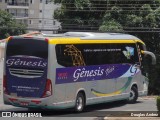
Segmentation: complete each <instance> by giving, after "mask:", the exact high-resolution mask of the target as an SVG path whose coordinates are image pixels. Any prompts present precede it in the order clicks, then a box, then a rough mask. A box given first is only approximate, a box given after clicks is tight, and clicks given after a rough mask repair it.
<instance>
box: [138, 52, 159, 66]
mask: <svg viewBox="0 0 160 120" xmlns="http://www.w3.org/2000/svg"><path fill="white" fill-rule="evenodd" d="M141 53H142V54H145V55H149V56H151V58H152V65H155V64H156V56H155V54H154V53H152V52H149V51H143V50H141Z"/></svg>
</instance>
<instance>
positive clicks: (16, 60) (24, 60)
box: [3, 37, 52, 107]
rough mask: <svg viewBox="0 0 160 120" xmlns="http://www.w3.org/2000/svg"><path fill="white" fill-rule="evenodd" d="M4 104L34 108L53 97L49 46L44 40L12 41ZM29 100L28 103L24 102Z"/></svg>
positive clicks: (9, 42) (6, 71) (17, 38)
mask: <svg viewBox="0 0 160 120" xmlns="http://www.w3.org/2000/svg"><path fill="white" fill-rule="evenodd" d="M5 61H6V62H5V65H4V66H5V67H4V68H5V69H4V80H3V89H4V103H5V104H10V105H14V106H25V105H26V107H27V106H28V105H31V106H34V104H36V105H37V104H40V103H41V101H39V98H46V97H49V96H51V95H52V90H51V89H52V85H51V81H50V80H48V79H47V68H48V42H47V40H45V39H42V38H38V39H37V38H32V37H10V38H9V40H8V42H7V45H6V56H5ZM24 98H27V99H24Z"/></svg>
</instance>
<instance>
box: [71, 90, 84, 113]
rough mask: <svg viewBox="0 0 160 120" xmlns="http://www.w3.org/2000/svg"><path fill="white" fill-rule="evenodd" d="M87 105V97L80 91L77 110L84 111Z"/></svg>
mask: <svg viewBox="0 0 160 120" xmlns="http://www.w3.org/2000/svg"><path fill="white" fill-rule="evenodd" d="M84 106H85V98H84V94H83V93H81V92H80V93H78V94H77V97H76V102H75V108H74V109H75V112H82V111H83V109H84Z"/></svg>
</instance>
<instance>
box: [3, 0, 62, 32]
mask: <svg viewBox="0 0 160 120" xmlns="http://www.w3.org/2000/svg"><path fill="white" fill-rule="evenodd" d="M58 7H60V5H58V4H54V3H53V2H51V0H0V9H1V10H5V11H8V12H9V13H10V14H12V15H13V17H14V18H15V19H16V21H17V22H20V23H23V24H25V25H26V26H27V30H28V31H29V32H30V31H41V32H43V33H55V32H57V30H58V29H60V23H59V22H58V21H57V20H55V19H54V18H53V14H54V10H55V9H57V8H58Z"/></svg>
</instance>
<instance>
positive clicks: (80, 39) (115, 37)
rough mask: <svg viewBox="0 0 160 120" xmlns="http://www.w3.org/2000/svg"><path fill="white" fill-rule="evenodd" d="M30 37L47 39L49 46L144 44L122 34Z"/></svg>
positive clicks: (90, 33) (66, 34) (34, 35)
mask: <svg viewBox="0 0 160 120" xmlns="http://www.w3.org/2000/svg"><path fill="white" fill-rule="evenodd" d="M27 36H28V35H27ZM29 36H30V34H29ZM31 36H32V37H35V38H36V37H37V38H48V39H49V43H50V44H67V43H68V44H78V43H135V42H140V43H142V44H144V42H143V41H141V40H140V39H139V38H137V37H135V36H133V35H129V34H123V33H96V32H66V33H63V34H43V33H39V34H32V35H31ZM21 37H22V36H21ZM23 37H26V36H23Z"/></svg>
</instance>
